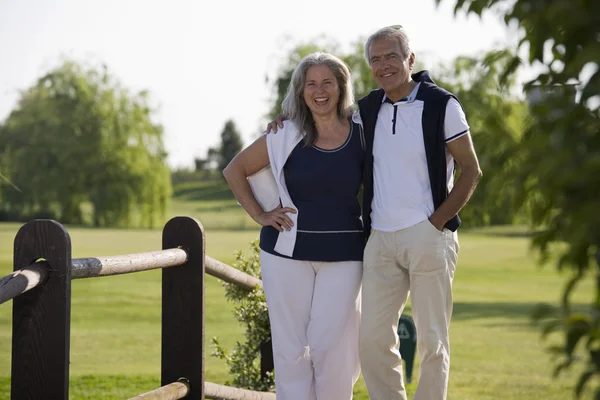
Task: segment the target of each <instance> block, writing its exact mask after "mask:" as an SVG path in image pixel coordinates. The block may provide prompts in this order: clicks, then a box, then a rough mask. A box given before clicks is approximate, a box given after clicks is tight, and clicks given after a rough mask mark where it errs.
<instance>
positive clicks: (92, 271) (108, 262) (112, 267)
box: [71, 249, 188, 279]
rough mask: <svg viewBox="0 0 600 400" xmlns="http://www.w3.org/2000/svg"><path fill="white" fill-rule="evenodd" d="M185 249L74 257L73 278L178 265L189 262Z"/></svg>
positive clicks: (118, 273)
mask: <svg viewBox="0 0 600 400" xmlns="http://www.w3.org/2000/svg"><path fill="white" fill-rule="evenodd" d="M187 258H188V255H187V253H186V252H185V250H183V249H168V250H158V251H150V252H147V253H135V254H125V255H121V256H109V257H98V258H74V259H73V266H72V268H71V277H72V279H81V278H91V277H95V276H110V275H120V274H129V273H132V272H139V271H147V270H151V269H160V268H167V267H176V266H178V265H183V264H185V263H186V262H187Z"/></svg>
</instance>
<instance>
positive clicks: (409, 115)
mask: <svg viewBox="0 0 600 400" xmlns="http://www.w3.org/2000/svg"><path fill="white" fill-rule="evenodd" d="M420 85H421V84H420V83H419V84H417V86H416V87H415V88H414V89H413V91H412V92H411V94H410V95H409V96H408V97H407V98H404V99H402V100H400V101H398V102H396V103H394V104H391V102H390V100H387V97H385V96H384V98H383V104H382V105H381V109H380V111H379V115H378V117H377V125H376V126H375V138H374V143H373V157H374V163H373V179H374V195H373V203H372V205H371V206H372V213H371V219H372V224H371V226H372V228H373V229H377V230H380V231H385V232H394V231H397V230H400V229H405V228H408V227H410V226H413V225H416V224H418V223H419V222H421V221H424V220H425V219H427V218H429V216H430V215H431V214H433V212H434V207H433V198H432V195H431V185H430V183H429V170H428V168H427V158H426V156H425V142H424V139H423V125H422V122H421V118H422V115H423V101H421V100H417V99H416V97H417V92H418V90H419V87H420ZM444 128H445V138H446V143H449V142H451V141H453V140H456V139H458V138H459V137H461V136H464V135H467V134H469V125H468V124H467V120H466V117H465V113H464V111H463V110H462V107H461V106H460V103H459V102H458V101H456V99H454V98H451V99H450V100H449V101H448V104H447V106H446V119H445V121H444ZM446 160H447V166H446V169H447V182H448V191H450V190H452V186H453V184H454V159H453V158H452V156H451V155H450V153H449V152H448V149H447V148H446Z"/></svg>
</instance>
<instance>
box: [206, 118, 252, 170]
mask: <svg viewBox="0 0 600 400" xmlns="http://www.w3.org/2000/svg"><path fill="white" fill-rule="evenodd" d="M243 147H244V143H243V141H242V137H241V135H240V133H239V132H238V130H237V127H236V126H235V123H234V122H233V121H232V120H229V121H227V122H225V126H224V127H223V131H221V146H220V147H219V149H218V155H219V157H218V162H219V171H222V170H223V169H225V167H226V166H227V164H229V163H230V162H231V160H233V158H234V157H235V156H236V155H237V154H238V153H239V152H240V151H241V150H242V148H243ZM209 156H210V150H209Z"/></svg>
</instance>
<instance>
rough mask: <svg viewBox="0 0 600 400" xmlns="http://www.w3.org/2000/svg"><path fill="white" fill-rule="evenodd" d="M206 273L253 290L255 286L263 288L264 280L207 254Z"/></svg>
mask: <svg viewBox="0 0 600 400" xmlns="http://www.w3.org/2000/svg"><path fill="white" fill-rule="evenodd" d="M204 262H205V268H206V273H207V274H209V275H212V276H214V277H215V278H219V279H221V280H224V281H225V282H229V283H233V284H235V285H237V286H240V287H242V288H245V289H248V290H252V289H253V288H254V287H255V286H258V287H260V288H261V289H262V281H261V280H260V279H258V278H255V277H253V276H251V275H248V274H247V273H245V272H242V271H240V270H239V269H237V268H233V267H231V266H229V265H227V264H225V263H222V262H221V261H219V260H215V259H214V258H212V257H209V256H206V259H205V261H204Z"/></svg>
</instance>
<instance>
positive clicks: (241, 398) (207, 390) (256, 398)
mask: <svg viewBox="0 0 600 400" xmlns="http://www.w3.org/2000/svg"><path fill="white" fill-rule="evenodd" d="M204 395H205V396H206V398H207V399H212V400H276V397H275V393H271V392H255V391H253V390H245V389H239V388H234V387H230V386H223V385H218V384H216V383H211V382H204Z"/></svg>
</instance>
